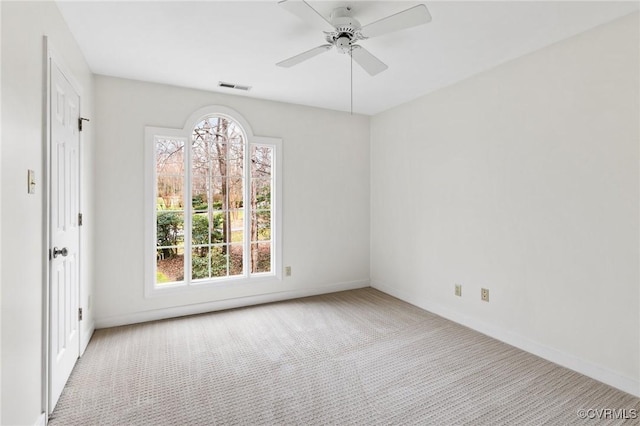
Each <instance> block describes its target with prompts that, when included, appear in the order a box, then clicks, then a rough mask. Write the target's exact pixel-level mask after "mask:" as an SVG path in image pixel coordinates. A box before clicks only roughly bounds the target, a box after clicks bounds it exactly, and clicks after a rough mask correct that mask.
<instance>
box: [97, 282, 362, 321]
mask: <svg viewBox="0 0 640 426" xmlns="http://www.w3.org/2000/svg"><path fill="white" fill-rule="evenodd" d="M364 287H369V281H368V280H362V281H350V282H346V283H339V284H333V285H329V286H322V287H315V288H306V289H300V290H290V291H281V292H276V293H267V294H259V295H255V296H246V297H238V298H233V299H226V300H217V301H213V302H206V303H198V304H194V305H185V306H174V307H171V308H164V309H155V310H152V311H144V312H136V313H132V314H125V315H116V316H111V317H105V318H96V319H95V328H96V329H100V328H108V327H116V326H120V325H129V324H137V323H141V322H148V321H156V320H162V319H168V318H176V317H182V316H186V315H195V314H203V313H205V312H214V311H221V310H224V309H233V308H242V307H245V306H252V305H260V304H263V303H271V302H280V301H282V300H290V299H297V298H300V297H308V296H317V295H319V294H327V293H335V292H338V291H345V290H354V289H357V288H364Z"/></svg>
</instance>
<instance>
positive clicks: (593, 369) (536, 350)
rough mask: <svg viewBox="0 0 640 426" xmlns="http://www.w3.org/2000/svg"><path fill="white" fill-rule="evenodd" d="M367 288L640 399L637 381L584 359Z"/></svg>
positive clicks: (374, 284)
mask: <svg viewBox="0 0 640 426" xmlns="http://www.w3.org/2000/svg"><path fill="white" fill-rule="evenodd" d="M371 287H373V288H375V289H377V290H380V291H382V292H383V293H387V294H389V295H391V296H393V297H397V298H398V299H401V300H403V301H405V302H407V303H410V304H412V305H414V306H417V307H419V308H421V309H424V310H426V311H429V312H432V313H434V314H436V315H439V316H441V317H443V318H446V319H449V320H451V321H454V322H456V323H458V324H461V325H464V326H465V327H469V328H471V329H473V330H475V331H478V332H480V333H482V334H485V335H487V336H490V337H493V338H494V339H497V340H500V341H502V342H504V343H507V344H509V345H511V346H515V347H516V348H519V349H522V350H523V351H526V352H529V353H532V354H534V355H537V356H539V357H540V358H544V359H546V360H547V361H551V362H553V363H555V364H558V365H561V366H563V367H566V368H568V369H570V370H573V371H576V372H578V373H580V374H584V375H585V376H588V377H591V378H592V379H595V380H598V381H600V382H602V383H605V384H607V385H610V386H613V387H615V388H617V389H620V390H622V391H624V392H627V393H629V394H631V395H634V396H636V397H640V381H638V380H637V379H633V378H631V377H627V376H623V375H621V374H619V373H617V372H614V371H611V370H609V369H607V368H604V367H602V366H600V365H597V364H594V363H592V362H589V361H585V360H584V359H581V358H578V357H576V356H574V355H570V354H567V353H564V352H562V351H559V350H557V349H554V348H551V347H548V346H545V345H542V344H540V343H538V342H535V341H532V340H530V339H528V338H526V337H523V336H521V335H518V334H516V333H512V332H510V331H508V330H505V329H502V328H499V327H495V326H493V325H489V324H486V323H483V322H480V321H478V320H476V319H474V318H471V317H468V316H466V315H464V314H461V313H459V312H455V311H453V310H451V309H448V308H446V307H444V306H442V305H439V304H435V303H431V302H429V301H426V300H419V298H418V297H415V296H413V295H411V294H409V293H407V292H404V291H402V290H398V289H396V288H394V287H392V286H389V285H385V284H383V283H380V282H374V281H372V282H371Z"/></svg>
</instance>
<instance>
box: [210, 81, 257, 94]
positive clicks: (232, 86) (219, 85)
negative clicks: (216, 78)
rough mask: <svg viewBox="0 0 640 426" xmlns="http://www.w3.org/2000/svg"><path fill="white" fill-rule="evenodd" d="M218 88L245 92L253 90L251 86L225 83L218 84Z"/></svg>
mask: <svg viewBox="0 0 640 426" xmlns="http://www.w3.org/2000/svg"><path fill="white" fill-rule="evenodd" d="M218 87H224V88H226V89H236V90H244V91H245V92H246V91H248V90H249V89H251V86H243V85H241V84H234V83H226V82H224V81H220V82H218Z"/></svg>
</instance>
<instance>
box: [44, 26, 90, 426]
mask: <svg viewBox="0 0 640 426" xmlns="http://www.w3.org/2000/svg"><path fill="white" fill-rule="evenodd" d="M52 63H55V64H56V66H57V67H58V69H59V70H60V71H61V72H62V74H63V75H64V77H65V78H66V79H67V81H68V82H69V84H71V86H72V87H73V89H74V90H75V91H76V93H77V94H78V97H79V102H78V113H79V114H81V113H82V112H81V111H82V98H83V93H82V86H81V85H80V84H79V83H78V80H77V79H76V78H75V76H74V75H73V73H72V72H71V71H70V68H69V67H67V65H66V63H65V61H64V60H63V58H62V56H61V55H59V54H58V53H57V51H56V49H55V48H54V46H53V45H52V43H51V41H50V40H49V37H48V36H46V35H45V36H43V66H44V72H43V82H42V87H43V90H42V92H43V111H42V115H43V117H42V119H43V126H42V132H43V138H42V139H43V144H44V146H43V152H44V155H43V165H42V170H43V173H42V179H41V180H42V185H41V188H42V196H43V199H44V214H43V215H42V216H43V219H42V220H43V223H42V230H43V231H42V237H43V249H44V250H43V253H42V256H43V264H44V265H46V266H45V267H44V268H42V269H43V271H42V273H43V277H42V278H43V285H42V366H41V367H42V392H41V394H42V398H41V405H42V412H43V414H44V416H45V424H46V423H47V421H48V418H49V381H50V374H51V372H50V368H49V360H50V359H51V348H50V347H49V345H50V335H51V324H50V321H49V315H50V309H49V308H50V302H51V296H50V279H51V276H50V269H51V263H50V262H51V260H50V253H49V251H50V249H51V176H50V173H51V120H50V116H51V115H50V113H51V64H52ZM78 137H79V139H80V140H79V144H78V187H79V189H78V205H79V206H82V168H83V167H82V166H83V164H82V132H80V133H79V136H78ZM81 241H82V226H80V227H79V229H78V289H77V291H78V301H80V300H82V294H81V290H82V285H81V280H82V273H81V271H82V263H83V256H82V251H83V250H82V243H81ZM78 306H82V305H81V304H80V303H78ZM82 335H83V321H79V323H78V339H79V343H80V345H79V346H80V347H81V346H82ZM81 350H82V349H81ZM78 355H80V354H78Z"/></svg>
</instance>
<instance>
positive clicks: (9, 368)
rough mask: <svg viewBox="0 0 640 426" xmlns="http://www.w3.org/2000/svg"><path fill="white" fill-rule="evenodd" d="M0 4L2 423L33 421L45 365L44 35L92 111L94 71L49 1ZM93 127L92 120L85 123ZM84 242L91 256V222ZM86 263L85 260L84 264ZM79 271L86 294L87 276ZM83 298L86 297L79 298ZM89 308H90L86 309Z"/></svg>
mask: <svg viewBox="0 0 640 426" xmlns="http://www.w3.org/2000/svg"><path fill="white" fill-rule="evenodd" d="M0 7H1V8H2V34H1V35H2V37H1V39H2V84H1V86H2V153H1V173H2V174H1V179H0V181H1V182H2V194H1V197H2V199H1V203H2V217H1V222H0V227H1V228H2V243H1V250H2V270H1V272H0V278H1V282H2V289H1V292H2V301H1V302H2V306H1V314H0V318H1V324H2V332H1V333H2V341H1V348H2V351H1V353H0V357H1V360H2V364H1V368H0V372H1V375H2V387H1V398H0V399H1V404H2V418H1V419H0V423H1V424H3V425H4V424H6V425H33V424H35V423H36V421H39V420H41V419H42V418H41V413H42V410H43V404H42V399H41V396H42V387H43V385H44V375H43V366H42V358H43V357H42V355H43V348H42V346H43V345H42V336H43V318H42V311H43V286H44V284H43V271H44V270H45V268H47V261H46V253H47V247H45V246H44V243H43V222H44V217H45V211H44V210H45V209H44V205H45V204H44V189H45V188H44V180H43V174H44V155H45V151H44V143H43V90H44V86H43V75H44V74H43V73H44V60H43V36H44V35H48V36H49V40H50V42H51V43H52V44H53V45H54V47H55V48H56V50H57V52H58V54H59V55H60V56H62V58H63V59H64V61H65V62H66V65H67V66H68V67H69V68H70V69H71V71H72V73H73V74H74V75H75V77H76V79H77V80H78V81H79V83H80V85H81V86H82V88H83V98H82V106H81V113H82V114H83V115H88V116H91V115H92V103H93V94H92V91H93V87H92V85H93V82H92V79H93V76H92V74H91V73H90V71H89V69H88V67H87V65H86V63H85V62H84V59H83V57H82V55H81V53H80V50H79V49H78V47H77V45H76V43H75V41H74V40H73V38H72V36H71V34H70V32H69V31H68V29H67V27H66V24H65V22H64V21H63V19H62V17H61V15H60V14H59V12H58V9H57V7H56V5H55V3H53V2H11V1H2V2H0ZM88 127H89V128H90V126H88ZM90 135H91V133H90V130H89V132H88V133H85V134H83V136H82V143H83V146H82V150H83V161H84V163H85V164H84V170H83V179H84V182H83V190H82V194H81V196H82V204H83V209H84V210H85V212H88V213H89V217H91V214H92V211H91V210H92V201H91V194H92V193H93V191H91V190H90V187H87V186H86V184H85V183H87V182H88V183H89V184H91V181H90V173H91V172H92V167H91V164H90V163H91V161H92V160H91V158H92V155H93V154H92V143H91V137H90ZM27 169H33V170H35V173H36V180H37V186H36V191H37V193H36V194H35V195H29V194H27V185H26V174H27ZM82 233H83V237H82V238H83V239H82V244H83V246H84V248H85V249H87V252H85V253H86V254H87V255H88V256H89V257H92V254H91V251H90V248H91V242H90V241H87V238H88V237H90V232H89V227H86V228H84V229H83V231H82ZM84 265H86V263H85V264H84ZM90 273H91V270H90V269H89V268H84V269H83V271H82V280H83V285H84V286H85V287H84V288H83V291H84V296H85V299H86V297H87V296H88V294H87V288H86V287H87V286H89V285H90V283H91V277H90V275H89V274H90ZM82 303H83V305H86V300H85V301H83V302H82ZM88 313H89V316H90V312H88Z"/></svg>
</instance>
